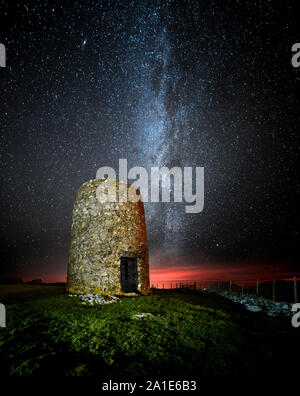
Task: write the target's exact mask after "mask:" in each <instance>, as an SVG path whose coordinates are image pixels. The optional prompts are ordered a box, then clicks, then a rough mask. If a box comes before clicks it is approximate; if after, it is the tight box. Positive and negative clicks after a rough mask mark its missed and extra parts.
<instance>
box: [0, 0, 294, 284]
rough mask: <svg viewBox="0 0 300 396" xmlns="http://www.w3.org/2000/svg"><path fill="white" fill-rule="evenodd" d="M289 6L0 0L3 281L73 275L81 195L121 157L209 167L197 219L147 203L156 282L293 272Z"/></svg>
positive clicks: (147, 163) (175, 207) (173, 207)
mask: <svg viewBox="0 0 300 396" xmlns="http://www.w3.org/2000/svg"><path fill="white" fill-rule="evenodd" d="M295 5H296V2H294V1H289V2H282V1H281V2H279V1H278V2H277V1H265V0H264V1H263V0H261V1H260V0H257V1H254V0H249V1H226V0H225V1H184V0H180V1H177V0H174V1H173V0H168V1H154V0H153V1H143V0H139V1H125V0H124V1H113V0H111V1H100V0H99V1H47V0H45V1H19V2H14V1H11V0H9V1H8V0H7V1H1V2H0V15H1V26H0V42H1V43H3V44H4V45H5V46H6V51H7V67H6V68H0V87H1V103H0V125H1V153H0V155H1V157H0V164H1V201H0V205H1V223H0V225H1V228H0V230H1V231H0V232H1V267H0V268H1V270H0V275H2V276H9V275H10V276H20V277H22V278H23V279H31V278H36V277H41V278H43V279H44V280H49V281H54V280H63V279H65V276H66V268H67V261H68V249H69V243H70V229H71V221H72V207H73V203H74V199H75V194H76V190H77V189H78V188H79V186H80V185H81V184H82V183H84V182H85V181H87V180H89V179H93V178H95V176H96V171H97V169H98V168H99V167H102V166H111V167H113V168H115V169H116V171H117V170H118V160H119V158H127V160H128V167H129V168H131V167H133V166H143V167H145V168H146V169H148V170H149V173H150V167H151V166H167V167H173V166H179V167H184V166H192V167H196V166H202V167H204V172H205V203H204V210H203V212H201V213H199V214H188V213H185V204H184V203H170V204H167V203H147V204H145V209H146V221H147V230H148V240H149V248H150V264H151V268H152V270H153V271H156V274H158V275H157V276H158V277H157V279H158V278H159V271H160V270H162V271H167V272H164V276H165V277H169V279H170V278H172V275H171V272H172V271H173V270H174V268H175V269H176V267H178V268H182V267H184V268H186V269H187V271H188V269H189V268H193V269H195V268H198V267H199V268H201V269H202V270H203V271H204V270H205V271H208V272H205V275H206V276H209V271H212V272H211V273H213V271H214V270H216V269H218V270H220V271H223V273H224V274H226V272H227V271H231V270H232V269H233V268H235V269H237V270H239V271H243V269H245V270H246V269H247V271H248V272H249V271H250V272H251V273H252V274H253V277H254V278H255V277H256V275H257V274H261V273H263V276H269V275H270V274H271V273H273V272H274V273H276V274H282V275H284V274H286V273H289V272H291V273H292V272H293V271H296V270H297V265H296V264H297V243H298V231H297V229H296V227H297V223H296V210H297V205H296V202H297V195H298V193H299V180H298V178H297V167H296V159H297V157H298V149H299V141H298V136H297V135H298V134H299V130H298V126H299V114H300V112H299V99H298V97H297V96H296V92H297V91H298V92H299V83H300V82H299V80H300V68H299V69H295V68H293V67H292V65H291V56H292V53H291V47H292V45H293V44H294V43H296V42H300V29H299V21H297V18H296V17H297V13H296V7H295ZM298 270H299V268H298ZM168 271H169V272H168ZM166 274H167V275H166ZM172 274H173V273H172ZM270 276H271V275H270Z"/></svg>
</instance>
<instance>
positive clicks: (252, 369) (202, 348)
mask: <svg viewBox="0 0 300 396" xmlns="http://www.w3.org/2000/svg"><path fill="white" fill-rule="evenodd" d="M0 302H2V303H4V304H5V305H6V310H7V327H6V328H0V370H1V374H2V375H18V376H24V375H26V376H27V375H51V376H53V375H63V376H81V375H98V374H99V373H101V374H110V375H114V376H121V375H122V376H124V375H128V376H131V377H132V376H146V375H147V376H164V375H172V376H180V377H184V376H193V375H196V376H197V377H199V376H208V375H209V376H210V375H232V374H236V375H248V374H253V375H258V374H261V373H262V371H263V373H265V374H266V372H270V373H272V375H274V374H276V372H281V373H282V372H283V371H284V370H285V371H287V372H288V371H289V370H291V369H292V356H293V350H294V349H295V348H296V345H297V344H298V343H299V335H300V330H299V329H294V328H292V326H291V324H290V321H289V320H288V319H283V318H282V319H274V318H267V317H265V316H263V315H262V314H259V313H251V312H248V311H246V310H245V309H244V308H243V307H242V306H239V305H236V304H234V303H232V302H231V301H227V300H224V299H222V298H221V297H218V296H214V295H209V294H205V293H199V292H181V291H156V292H155V293H154V294H152V295H150V296H143V297H124V298H122V299H121V302H119V303H114V304H110V305H98V306H81V305H80V304H79V300H78V298H75V297H73V298H71V297H69V296H68V295H67V294H66V293H65V290H64V287H63V286H36V285H17V286H12V285H9V286H0ZM139 313H149V314H151V315H149V316H147V317H146V318H144V319H136V318H135V317H133V315H134V314H139Z"/></svg>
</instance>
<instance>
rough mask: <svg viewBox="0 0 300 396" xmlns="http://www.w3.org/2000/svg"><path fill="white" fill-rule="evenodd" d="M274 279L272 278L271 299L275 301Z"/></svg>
mask: <svg viewBox="0 0 300 396" xmlns="http://www.w3.org/2000/svg"><path fill="white" fill-rule="evenodd" d="M275 282H276V281H275V279H273V280H272V300H273V301H275V299H276V290H275Z"/></svg>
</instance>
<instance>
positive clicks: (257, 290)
mask: <svg viewBox="0 0 300 396" xmlns="http://www.w3.org/2000/svg"><path fill="white" fill-rule="evenodd" d="M256 295H257V296H258V295H259V279H258V278H257V279H256Z"/></svg>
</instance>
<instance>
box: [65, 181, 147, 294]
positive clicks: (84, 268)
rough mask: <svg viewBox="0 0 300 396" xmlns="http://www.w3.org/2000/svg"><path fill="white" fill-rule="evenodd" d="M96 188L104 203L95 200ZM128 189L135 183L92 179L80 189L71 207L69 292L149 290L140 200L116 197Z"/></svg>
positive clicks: (145, 292)
mask: <svg viewBox="0 0 300 396" xmlns="http://www.w3.org/2000/svg"><path fill="white" fill-rule="evenodd" d="M112 187H113V188H115V193H114V194H113V195H114V196H113V197H112V196H111V195H112V193H111V191H114V190H113V189H111V188H112ZM99 188H101V191H103V194H104V197H106V199H107V201H106V202H103V200H99V195H97V194H98V192H99ZM130 188H131V189H132V188H133V186H131V185H130V184H128V183H125V182H122V181H120V180H115V179H95V180H90V181H88V182H86V183H84V184H83V185H82V186H81V187H80V188H79V190H78V192H77V195H76V199H75V204H74V209H73V220H72V232H71V247H70V257H69V265H68V279H67V290H68V291H69V292H71V293H101V294H125V295H127V294H134V293H142V294H148V293H149V292H150V287H149V263H148V245H147V234H146V224H145V215H144V205H143V202H142V201H141V200H139V201H138V202H131V201H130V200H127V201H126V202H120V201H121V200H122V199H121V200H119V191H120V190H121V189H122V191H123V192H124V191H125V193H126V194H127V193H128V191H129V189H130ZM134 192H135V193H136V194H139V191H137V190H136V189H134ZM115 197H116V199H115ZM113 201H114V202H113Z"/></svg>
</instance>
